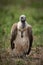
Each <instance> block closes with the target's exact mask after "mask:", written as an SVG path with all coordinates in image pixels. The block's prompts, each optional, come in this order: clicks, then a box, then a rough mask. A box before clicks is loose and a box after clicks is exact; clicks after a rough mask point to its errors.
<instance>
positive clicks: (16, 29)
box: [10, 15, 33, 57]
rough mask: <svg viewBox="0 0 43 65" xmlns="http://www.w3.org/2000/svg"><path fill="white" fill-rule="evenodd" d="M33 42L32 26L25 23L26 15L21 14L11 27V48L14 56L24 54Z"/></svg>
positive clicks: (26, 53)
mask: <svg viewBox="0 0 43 65" xmlns="http://www.w3.org/2000/svg"><path fill="white" fill-rule="evenodd" d="M32 42H33V34H32V26H31V25H30V24H28V23H27V21H26V16H25V15H21V16H20V18H19V22H17V23H14V24H13V25H12V28H11V39H10V43H11V49H12V51H13V52H14V55H15V56H19V57H22V56H26V55H28V54H29V53H30V51H31V47H32Z"/></svg>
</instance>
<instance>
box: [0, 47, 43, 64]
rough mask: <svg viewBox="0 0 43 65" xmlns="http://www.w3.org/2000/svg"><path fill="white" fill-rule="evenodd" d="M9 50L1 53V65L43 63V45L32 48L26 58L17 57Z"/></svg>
mask: <svg viewBox="0 0 43 65" xmlns="http://www.w3.org/2000/svg"><path fill="white" fill-rule="evenodd" d="M8 50H9V51H8ZM8 50H6V51H3V52H1V53H0V65H43V47H37V48H32V50H31V52H30V54H29V55H28V56H27V57H25V58H16V57H14V55H12V53H11V49H8Z"/></svg>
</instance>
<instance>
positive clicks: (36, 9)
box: [0, 0, 43, 65]
mask: <svg viewBox="0 0 43 65" xmlns="http://www.w3.org/2000/svg"><path fill="white" fill-rule="evenodd" d="M22 14H24V15H26V18H27V22H28V24H30V25H32V30H33V38H34V39H33V45H32V50H31V54H30V56H29V57H28V61H27V58H25V59H24V60H23V59H22V60H16V59H15V57H14V56H13V58H12V56H11V55H10V54H9V50H10V31H11V27H12V25H13V24H14V23H15V22H18V21H19V17H20V15H22ZM10 52H11V51H10ZM11 53H12V52H11ZM0 65H43V0H0Z"/></svg>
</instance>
